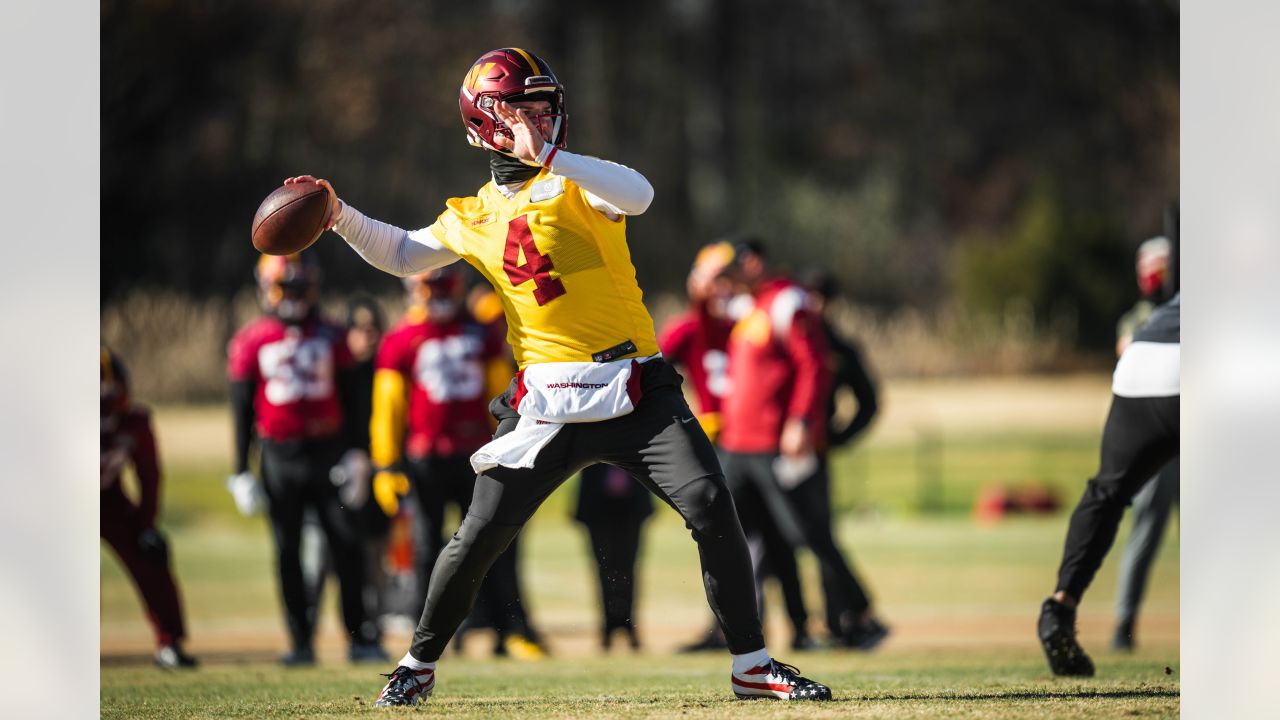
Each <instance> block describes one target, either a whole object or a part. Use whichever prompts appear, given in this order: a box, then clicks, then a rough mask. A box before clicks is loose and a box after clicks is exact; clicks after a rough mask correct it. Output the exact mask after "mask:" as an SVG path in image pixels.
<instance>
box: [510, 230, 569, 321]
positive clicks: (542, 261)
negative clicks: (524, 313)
mask: <svg viewBox="0 0 1280 720" xmlns="http://www.w3.org/2000/svg"><path fill="white" fill-rule="evenodd" d="M522 250H523V251H524V263H523V264H520V252H521V251H522ZM502 269H503V270H506V271H507V277H508V278H510V280H511V284H512V285H514V286H516V287H519V286H520V285H523V284H524V283H527V282H529V281H530V280H532V281H533V283H534V290H533V297H534V299H535V300H537V301H538V305H546V304H547V303H549V302H551V301H552V300H555V299H556V298H558V297H560V296H561V295H563V294H564V293H565V289H564V283H562V282H560V278H553V277H551V271H552V270H553V269H555V265H552V264H551V258H550V257H547V256H546V255H543V254H542V253H540V252H538V246H537V245H535V244H534V242H533V233H532V232H530V231H529V218H528V217H527V216H524V215H521V216H520V217H518V218H515V219H513V220H512V221H511V222H510V223H509V224H508V225H507V246H506V249H505V251H504V252H503V255H502Z"/></svg>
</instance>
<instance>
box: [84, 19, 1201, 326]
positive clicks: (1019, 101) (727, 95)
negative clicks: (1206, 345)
mask: <svg viewBox="0 0 1280 720" xmlns="http://www.w3.org/2000/svg"><path fill="white" fill-rule="evenodd" d="M101 7H102V207H103V210H102V248H103V252H102V301H103V303H104V305H109V304H110V303H112V302H115V301H116V300H118V299H120V298H122V297H124V296H125V295H127V294H128V293H129V292H130V291H131V290H134V289H139V288H141V289H148V290H153V289H154V290H166V291H178V292H180V293H183V294H187V295H190V296H193V297H195V298H205V299H210V300H213V299H222V300H225V301H227V302H229V298H230V297H231V296H232V295H233V294H234V293H235V292H236V291H237V290H240V289H242V288H243V287H245V285H246V284H248V282H249V281H250V277H251V269H252V266H253V262H254V259H255V254H254V251H253V249H252V247H251V245H250V243H249V225H250V221H251V219H252V217H253V213H254V210H255V209H256V207H257V205H258V203H259V201H260V200H261V199H262V198H263V197H264V196H265V195H266V194H267V193H268V192H270V191H271V190H272V189H273V188H274V187H276V186H277V185H278V184H279V182H280V180H281V179H282V178H284V177H286V176H288V175H293V174H299V173H311V174H315V175H318V176H323V177H328V178H330V179H332V180H333V181H334V183H335V185H336V186H337V188H338V189H339V192H340V193H341V194H342V195H343V197H344V198H345V199H347V200H348V201H350V202H351V203H352V204H353V205H355V206H356V207H359V208H360V209H361V210H363V211H365V212H366V213H369V214H371V215H373V216H375V217H378V218H380V219H384V220H387V221H389V222H393V223H396V224H399V225H401V226H403V227H408V228H415V227H421V226H425V225H427V224H429V223H430V222H432V221H433V220H434V218H435V216H436V215H437V214H438V213H439V212H440V210H441V209H442V208H443V202H444V200H445V199H446V198H447V197H449V196H451V195H460V194H470V193H471V192H473V191H474V190H475V189H476V188H478V187H479V186H480V185H481V184H482V183H483V182H485V181H486V180H487V163H486V158H485V157H484V155H483V153H481V152H480V151H478V150H475V149H473V148H471V147H469V146H468V145H467V144H466V142H465V139H464V136H463V130H462V127H461V126H460V120H459V117H458V111H457V88H458V85H459V83H460V81H461V79H462V76H463V74H464V73H465V72H466V71H467V69H468V68H469V66H470V63H471V62H472V61H473V60H474V59H475V58H476V57H477V56H479V55H480V54H481V53H482V52H483V51H485V50H488V49H490V48H493V47H501V46H509V45H514V46H523V47H528V48H530V49H533V50H535V51H536V52H538V53H539V54H540V55H542V56H543V57H544V58H546V59H547V60H548V61H549V62H550V63H551V64H552V66H553V67H554V68H555V70H556V72H557V73H558V74H559V76H560V79H561V80H562V81H563V82H564V83H565V84H566V86H567V88H568V106H569V107H568V109H569V113H570V115H571V119H570V136H569V143H570V148H571V149H573V150H575V151H577V152H583V153H587V154H593V155H599V156H602V157H606V158H609V159H612V160H616V161H618V162H621V163H624V164H626V165H630V166H632V167H635V168H637V169H639V170H641V171H642V172H644V173H645V175H646V176H647V177H648V178H649V179H650V180H651V181H652V182H653V185H654V186H655V188H656V189H657V196H656V199H655V201H654V204H653V206H652V208H651V209H650V211H649V212H648V213H647V214H646V215H645V216H643V217H642V218H639V219H637V220H635V221H634V222H633V223H632V225H631V229H630V233H629V236H630V243H631V251H632V255H633V258H634V260H635V264H636V267H637V270H638V273H639V275H640V280H641V284H642V286H643V287H645V289H646V291H648V292H649V293H650V294H652V293H655V292H679V291H680V290H681V288H682V287H683V281H684V275H685V272H686V269H687V266H688V265H687V261H689V260H691V259H692V257H693V255H694V253H695V251H696V248H697V247H698V246H699V245H700V244H702V243H704V242H707V241H709V240H711V239H713V238H715V237H717V236H719V235H722V234H725V233H728V232H732V231H739V230H746V231H751V232H754V233H756V234H758V235H759V236H760V237H762V238H763V239H764V240H765V241H766V243H768V244H769V245H770V246H771V247H772V248H773V249H774V255H775V257H776V259H777V260H778V261H779V262H780V263H781V264H783V265H785V266H789V267H791V268H794V269H800V268H803V267H806V266H811V265H819V266H822V267H825V268H827V269H830V270H832V271H833V272H835V273H836V274H837V275H838V276H839V277H840V278H841V280H842V281H843V284H844V287H845V288H846V290H847V291H848V292H849V294H850V295H851V297H852V298H853V299H854V300H855V301H856V302H857V303H859V304H861V305H865V306H868V307H871V308H874V309H877V310H879V311H883V312H886V313H888V312H893V311H897V310H900V309H903V308H908V309H911V310H912V311H914V312H924V313H930V312H938V311H942V310H947V311H951V312H954V311H956V310H957V309H959V310H960V311H962V312H972V313H991V314H994V315H997V316H998V315H1000V314H1001V313H1006V312H1007V311H1008V309H1009V307H1011V303H1012V304H1013V305H1012V306H1016V307H1018V308H1023V309H1024V310H1025V311H1026V312H1027V313H1029V314H1030V317H1031V318H1032V320H1031V321H1032V322H1033V323H1034V324H1036V325H1037V326H1041V327H1044V328H1057V329H1060V330H1062V332H1065V333H1067V334H1068V335H1070V336H1071V338H1072V339H1073V340H1075V341H1078V342H1079V344H1080V345H1081V346H1082V347H1085V348H1097V349H1102V350H1105V349H1107V348H1110V347H1111V343H1112V340H1113V337H1112V333H1113V328H1114V320H1115V318H1116V317H1117V316H1118V315H1119V314H1120V313H1121V312H1122V311H1123V310H1124V309H1125V308H1126V307H1127V306H1128V305H1129V304H1130V303H1131V302H1132V301H1133V300H1134V299H1135V296H1136V289H1135V287H1134V282H1133V269H1132V258H1133V251H1134V249H1135V248H1136V246H1137V244H1138V243H1139V242H1140V241H1141V240H1143V239H1145V238H1146V237H1149V236H1151V235H1154V234H1157V233H1159V232H1160V231H1161V211H1162V209H1163V207H1164V205H1165V204H1166V203H1167V202H1169V201H1171V200H1173V199H1175V198H1176V194H1177V188H1178V23H1179V16H1178V15H1179V13H1178V5H1177V2H1176V0H1147V1H1142V0H1135V1H1130V2H1116V1H1112V0H1081V1H1077V2H1050V3H1010V2H997V1H996V0H952V1H949V2H948V1H945V0H857V1H856V2H836V1H834V0H795V1H793V2H787V3H781V2H766V1H764V0H737V1H730V0H662V1H659V2H651V3H590V2H585V1H582V0H564V1H561V2H535V1H533V0H476V1H474V2H467V3H449V2H424V1H422V0H306V1H305V2H304V1H302V0H273V1H271V2H249V1H248V0H222V1H216V0H103V2H102V6H101ZM314 252H318V253H319V254H320V255H321V260H322V261H323V264H324V266H325V268H326V274H327V280H326V281H327V284H328V286H329V287H337V288H340V289H347V290H350V289H355V288H360V289H364V290H369V291H372V292H375V293H376V292H384V291H385V292H394V291H395V290H396V288H397V284H396V280H395V279H394V278H391V277H390V276H386V275H383V274H381V273H379V272H378V271H376V270H373V269H372V268H370V267H368V266H366V265H365V264H364V262H363V261H361V260H360V259H359V258H358V257H357V256H356V255H354V254H353V253H351V252H350V251H349V250H347V249H346V248H345V247H344V246H343V244H342V243H341V242H340V241H339V240H337V239H336V238H335V237H330V238H326V239H322V241H321V242H320V243H318V244H317V246H316V250H314Z"/></svg>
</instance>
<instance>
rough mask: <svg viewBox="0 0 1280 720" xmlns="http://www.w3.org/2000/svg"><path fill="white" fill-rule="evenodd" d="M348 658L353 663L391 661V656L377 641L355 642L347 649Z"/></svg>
mask: <svg viewBox="0 0 1280 720" xmlns="http://www.w3.org/2000/svg"><path fill="white" fill-rule="evenodd" d="M347 659H348V660H350V661H351V662H353V663H365V662H383V663H384V662H389V661H390V660H391V656H389V655H387V651H386V650H383V649H382V646H381V645H379V644H378V643H376V642H353V643H351V647H350V648H348V649H347Z"/></svg>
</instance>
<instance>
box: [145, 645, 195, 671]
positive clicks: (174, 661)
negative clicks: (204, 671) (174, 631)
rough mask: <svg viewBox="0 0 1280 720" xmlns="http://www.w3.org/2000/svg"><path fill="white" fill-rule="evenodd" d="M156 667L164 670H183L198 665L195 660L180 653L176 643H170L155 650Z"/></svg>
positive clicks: (180, 650)
mask: <svg viewBox="0 0 1280 720" xmlns="http://www.w3.org/2000/svg"><path fill="white" fill-rule="evenodd" d="M155 659H156V665H158V666H160V667H162V668H164V669H165V670H185V669H188V668H193V667H195V666H196V665H198V664H199V663H198V662H197V661H196V659H195V658H193V657H191V656H190V655H188V654H186V653H185V652H183V651H182V647H181V646H179V645H178V643H176V642H175V643H170V644H168V645H165V646H164V647H162V648H160V649H159V650H156V658H155Z"/></svg>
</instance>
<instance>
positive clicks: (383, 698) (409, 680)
mask: <svg viewBox="0 0 1280 720" xmlns="http://www.w3.org/2000/svg"><path fill="white" fill-rule="evenodd" d="M383 677H385V678H387V685H386V687H384V688H382V692H380V693H378V699H377V700H376V701H375V702H374V703H373V705H374V707H396V706H398V705H416V704H417V703H418V702H419V701H421V700H422V699H423V698H425V697H427V696H428V695H430V694H431V691H432V690H434V689H435V687H436V671H435V670H414V669H412V668H408V667H405V666H404V665H401V666H400V667H398V668H396V669H395V670H394V671H393V672H392V673H391V674H390V675H383Z"/></svg>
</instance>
